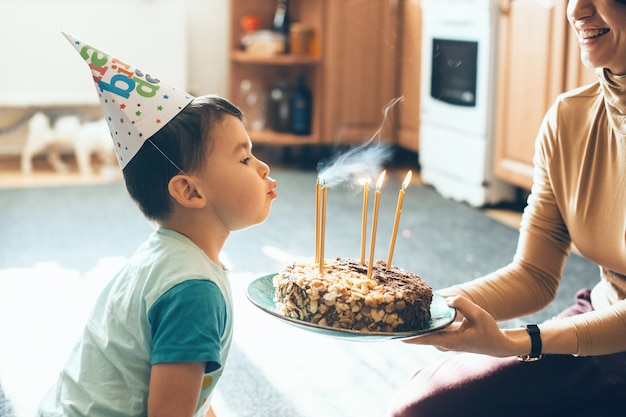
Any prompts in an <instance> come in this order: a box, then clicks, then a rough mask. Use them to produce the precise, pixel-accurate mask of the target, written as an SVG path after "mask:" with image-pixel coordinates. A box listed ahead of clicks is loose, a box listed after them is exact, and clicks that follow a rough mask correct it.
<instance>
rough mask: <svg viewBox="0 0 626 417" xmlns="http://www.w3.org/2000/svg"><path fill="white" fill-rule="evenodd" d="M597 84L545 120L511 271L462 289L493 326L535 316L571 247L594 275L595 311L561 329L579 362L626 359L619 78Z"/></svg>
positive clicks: (550, 295)
mask: <svg viewBox="0 0 626 417" xmlns="http://www.w3.org/2000/svg"><path fill="white" fill-rule="evenodd" d="M598 78H599V81H598V82H597V83H595V84H593V85H590V86H586V87H582V88H579V89H577V90H574V91H571V92H568V93H565V94H562V95H561V96H559V97H558V98H557V100H556V102H555V103H554V105H553V106H552V107H551V108H550V110H549V111H548V113H547V114H546V116H545V118H544V121H543V123H542V126H541V129H540V131H539V135H538V137H537V142H536V146H535V158H534V165H535V169H534V184H533V187H532V192H531V195H530V197H529V199H528V206H527V207H526V209H525V211H524V215H523V217H522V223H521V227H520V238H519V242H518V248H517V252H516V254H515V257H514V259H513V262H512V263H511V264H509V265H508V266H506V267H504V268H502V269H500V270H498V271H496V272H494V273H491V274H489V275H487V276H485V277H483V278H479V279H477V280H474V281H471V282H468V283H467V284H463V285H460V286H459V288H460V289H461V290H462V292H463V293H464V294H465V295H466V296H468V297H469V298H470V299H472V300H473V301H474V302H476V303H477V304H479V305H481V306H482V307H483V308H485V309H486V310H487V311H489V312H490V313H491V314H493V316H494V317H495V318H496V319H498V320H506V319H510V318H514V317H520V316H522V315H526V314H529V313H533V312H535V311H537V310H539V309H541V308H543V307H545V306H546V305H547V304H548V303H549V302H550V301H552V300H553V299H554V297H555V295H556V291H557V287H558V286H559V283H560V280H561V274H562V272H563V267H564V264H565V260H566V258H567V256H568V255H569V251H570V245H571V243H574V245H575V246H576V248H577V249H578V250H579V251H580V253H581V254H582V255H583V256H584V257H585V258H587V259H589V260H590V261H592V262H594V263H596V264H598V265H599V266H600V282H599V283H598V284H597V285H596V286H595V287H594V289H593V291H592V304H593V306H594V308H595V311H594V312H592V313H587V314H582V315H579V316H576V317H572V318H568V319H566V320H570V321H571V322H572V324H573V325H574V326H575V328H576V331H577V333H578V342H579V345H578V346H579V348H578V353H577V354H578V355H580V356H585V355H601V354H607V353H614V352H621V351H626V300H625V298H626V76H621V77H616V76H613V75H611V74H610V73H608V72H605V71H602V70H598Z"/></svg>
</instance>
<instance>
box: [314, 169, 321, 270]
mask: <svg viewBox="0 0 626 417" xmlns="http://www.w3.org/2000/svg"><path fill="white" fill-rule="evenodd" d="M319 261H320V180H319V178H318V179H317V184H315V262H316V263H317V262H319Z"/></svg>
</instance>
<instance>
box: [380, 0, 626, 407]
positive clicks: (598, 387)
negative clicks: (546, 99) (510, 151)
mask: <svg viewBox="0 0 626 417" xmlns="http://www.w3.org/2000/svg"><path fill="white" fill-rule="evenodd" d="M567 16H568V19H569V21H570V23H571V25H572V27H573V28H574V30H575V32H576V34H577V36H578V39H579V43H580V48H581V58H582V60H583V62H584V63H585V65H587V66H592V67H594V68H597V74H598V82H597V83H595V84H593V85H590V86H586V87H582V88H579V89H577V90H575V91H572V92H568V93H565V94H563V95H561V96H560V97H559V98H558V99H557V100H556V102H555V103H554V105H553V106H552V107H551V109H550V110H549V111H548V113H547V114H546V116H545V119H544V121H543V124H542V126H541V129H540V132H539V136H538V139H537V143H536V149H535V158H534V164H535V170H534V184H533V187H532V192H531V196H530V197H529V200H528V206H527V208H526V210H525V211H524V215H523V217H522V223H521V227H520V239H519V243H518V249H517V252H516V255H515V257H514V259H513V262H512V263H511V264H509V265H508V266H506V267H504V268H502V269H500V270H498V271H495V272H493V273H491V274H489V275H487V276H485V277H483V278H480V279H477V280H474V281H471V282H468V283H466V284H464V285H459V286H456V287H451V288H447V289H444V290H441V291H439V292H440V293H441V294H443V295H445V296H447V297H448V303H449V304H450V305H452V306H454V307H455V308H457V310H458V312H459V314H460V317H461V319H460V320H457V322H456V323H454V324H453V325H451V326H450V327H449V328H448V329H446V330H445V331H441V332H438V333H433V334H429V335H425V336H422V337H418V338H415V339H411V340H409V341H408V342H409V343H414V344H418V345H433V346H436V347H437V348H438V349H440V350H444V351H462V352H468V353H464V354H460V355H455V356H453V357H451V358H450V359H448V360H446V361H444V362H443V363H440V364H435V365H433V366H429V367H426V368H424V369H422V370H420V371H419V372H418V373H417V374H416V375H415V376H414V377H413V378H412V379H411V381H410V382H409V383H408V384H407V386H405V387H403V388H402V389H401V390H400V392H398V394H397V396H396V398H395V399H394V401H393V404H392V411H391V414H392V415H393V416H395V417H406V416H428V417H432V416H455V415H456V416H498V415H506V416H517V415H519V416H528V415H532V416H543V415H546V416H548V415H550V416H553V415H570V416H571V415H580V416H583V415H584V416H605V415H624V411H623V410H624V404H623V399H624V398H626V397H625V395H626V301H625V298H626V1H623V0H622V1H617V0H570V1H569V2H568V7H567ZM572 243H573V244H574V245H576V247H577V248H578V249H579V251H580V252H581V253H582V255H583V256H585V257H586V258H587V259H589V260H591V261H593V262H594V263H596V264H598V265H599V266H600V277H601V279H600V281H599V283H598V284H597V285H595V287H594V288H593V290H591V291H589V290H581V291H579V293H578V295H577V303H576V305H575V306H573V307H571V308H569V309H567V310H566V311H564V312H563V313H562V314H561V315H559V317H557V318H555V319H553V320H549V321H546V322H544V323H542V324H539V325H538V326H536V325H530V326H526V328H519V329H500V328H499V327H498V325H497V321H502V320H508V319H511V318H515V317H521V316H524V315H527V314H530V313H533V312H536V311H537V310H539V309H541V308H543V307H545V306H546V305H547V304H548V303H549V302H550V301H551V300H552V299H553V298H554V296H555V294H556V291H557V288H558V285H559V282H560V279H561V274H562V271H563V266H564V263H565V260H566V258H567V256H568V254H569V248H570V245H571V244H572ZM476 354H480V355H476ZM519 359H521V360H519ZM539 359H541V360H539Z"/></svg>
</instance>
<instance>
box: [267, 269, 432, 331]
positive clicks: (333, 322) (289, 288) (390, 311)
mask: <svg viewBox="0 0 626 417" xmlns="http://www.w3.org/2000/svg"><path fill="white" fill-rule="evenodd" d="M367 269H368V268H367V265H362V264H360V263H359V262H358V261H357V260H355V259H349V258H336V259H334V260H328V259H327V260H326V261H325V263H324V273H323V274H322V275H321V276H320V268H319V264H317V263H314V262H293V263H291V264H289V265H287V266H286V267H285V268H284V269H283V270H282V271H281V272H280V273H278V274H277V275H276V276H275V277H274V279H273V284H274V289H275V298H274V301H275V302H276V303H277V305H278V306H279V309H280V311H281V313H282V314H283V315H285V316H287V317H291V318H294V319H298V320H303V321H307V322H310V323H314V324H318V325H320V326H325V327H331V328H338V329H350V330H355V331H363V332H402V331H411V330H420V329H424V328H425V327H426V326H427V325H428V323H429V320H430V304H431V302H432V297H433V293H432V288H431V287H430V286H429V285H428V284H426V282H425V281H424V280H423V279H422V278H420V277H419V276H418V275H416V274H413V273H411V272H409V271H406V270H403V269H400V268H398V267H395V266H392V267H391V268H390V269H387V267H386V263H385V262H383V261H381V260H379V261H376V262H375V263H374V265H373V266H372V273H371V277H370V278H369V279H368V277H367V272H368V271H367Z"/></svg>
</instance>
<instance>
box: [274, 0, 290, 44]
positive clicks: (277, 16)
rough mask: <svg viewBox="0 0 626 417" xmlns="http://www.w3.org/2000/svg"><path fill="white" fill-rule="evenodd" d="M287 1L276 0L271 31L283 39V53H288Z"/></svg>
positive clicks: (288, 23) (288, 21)
mask: <svg viewBox="0 0 626 417" xmlns="http://www.w3.org/2000/svg"><path fill="white" fill-rule="evenodd" d="M290 23H291V22H290V20H289V0H278V1H277V4H276V12H275V13H274V21H273V22H272V29H274V32H277V33H280V34H281V35H283V37H284V42H285V53H286V54H288V53H289V25H290Z"/></svg>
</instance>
